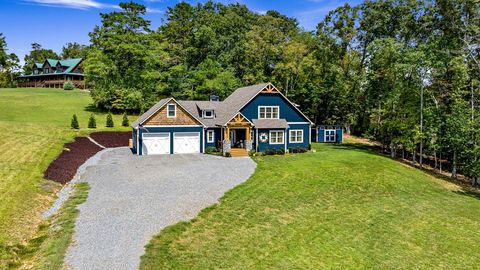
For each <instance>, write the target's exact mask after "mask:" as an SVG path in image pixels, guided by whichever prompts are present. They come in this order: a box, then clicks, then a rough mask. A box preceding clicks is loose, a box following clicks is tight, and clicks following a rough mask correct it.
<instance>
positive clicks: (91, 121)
mask: <svg viewBox="0 0 480 270" xmlns="http://www.w3.org/2000/svg"><path fill="white" fill-rule="evenodd" d="M88 128H97V120H95V115H93V113H92V114H91V115H90V118H88Z"/></svg>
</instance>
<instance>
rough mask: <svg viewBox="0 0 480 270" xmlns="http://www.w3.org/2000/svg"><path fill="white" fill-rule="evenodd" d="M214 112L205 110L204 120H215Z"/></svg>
mask: <svg viewBox="0 0 480 270" xmlns="http://www.w3.org/2000/svg"><path fill="white" fill-rule="evenodd" d="M213 117H214V113H213V110H203V118H213Z"/></svg>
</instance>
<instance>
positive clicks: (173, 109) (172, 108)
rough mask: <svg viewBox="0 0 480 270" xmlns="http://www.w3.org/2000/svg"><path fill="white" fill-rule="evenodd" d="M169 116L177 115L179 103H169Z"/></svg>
mask: <svg viewBox="0 0 480 270" xmlns="http://www.w3.org/2000/svg"><path fill="white" fill-rule="evenodd" d="M167 117H168V118H175V117H177V105H176V104H168V105H167Z"/></svg>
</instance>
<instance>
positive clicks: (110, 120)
mask: <svg viewBox="0 0 480 270" xmlns="http://www.w3.org/2000/svg"><path fill="white" fill-rule="evenodd" d="M106 126H107V127H113V126H114V124H113V117H112V113H110V112H109V113H108V114H107V124H106Z"/></svg>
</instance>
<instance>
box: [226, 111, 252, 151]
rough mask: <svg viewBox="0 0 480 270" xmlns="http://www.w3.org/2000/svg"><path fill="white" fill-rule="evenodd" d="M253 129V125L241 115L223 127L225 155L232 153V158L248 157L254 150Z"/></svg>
mask: <svg viewBox="0 0 480 270" xmlns="http://www.w3.org/2000/svg"><path fill="white" fill-rule="evenodd" d="M252 129H253V123H252V122H250V121H249V120H248V119H247V118H246V117H245V116H243V115H242V114H241V113H238V114H237V115H236V116H235V117H233V118H232V119H231V120H230V121H229V122H228V123H227V124H226V125H225V126H224V127H222V135H223V138H224V139H223V141H222V152H223V155H226V153H230V154H231V156H232V157H235V156H248V152H249V151H250V150H252V149H253V139H252V138H253V136H252Z"/></svg>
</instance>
